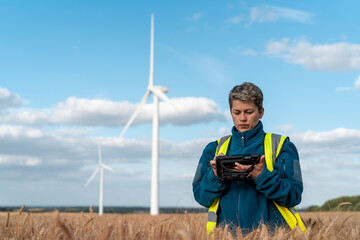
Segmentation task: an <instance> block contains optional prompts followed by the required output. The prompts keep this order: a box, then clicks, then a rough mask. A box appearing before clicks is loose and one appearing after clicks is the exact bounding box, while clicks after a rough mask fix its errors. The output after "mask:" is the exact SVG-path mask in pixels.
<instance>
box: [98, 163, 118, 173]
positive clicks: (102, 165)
mask: <svg viewBox="0 0 360 240" xmlns="http://www.w3.org/2000/svg"><path fill="white" fill-rule="evenodd" d="M101 167H102V168H105V169H106V170H109V171H111V172H115V170H114V169H112V168H111V167H109V166H106V165H105V164H103V163H102V164H101Z"/></svg>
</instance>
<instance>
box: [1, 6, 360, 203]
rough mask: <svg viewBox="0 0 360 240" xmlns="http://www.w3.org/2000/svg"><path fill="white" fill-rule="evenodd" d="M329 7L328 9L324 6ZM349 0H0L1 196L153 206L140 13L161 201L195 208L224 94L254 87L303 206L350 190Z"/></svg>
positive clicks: (357, 59) (353, 191)
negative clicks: (295, 177) (289, 146)
mask: <svg viewBox="0 0 360 240" xmlns="http://www.w3.org/2000/svg"><path fill="white" fill-rule="evenodd" d="M324 5H326V7H325V6H324ZM359 7H360V6H359V3H358V2H357V1H346V2H342V3H341V4H339V2H338V1H326V2H325V1H316V2H308V1H224V2H221V1H213V2H209V1H195V2H194V1H178V2H163V1H106V2H104V1H76V2H75V1H61V2H53V1H51V2H50V1H31V2H30V1H27V2H25V1H3V2H2V5H1V8H0V31H1V36H0V52H1V54H0V189H1V192H2V193H3V194H1V196H0V205H22V204H27V205H91V204H94V205H97V203H98V184H99V183H98V177H97V178H95V180H94V181H93V182H92V183H91V184H90V185H89V186H88V187H87V188H85V187H84V185H85V183H86V181H87V179H88V178H89V177H90V175H91V173H92V172H93V170H94V169H95V168H96V164H97V143H101V144H102V153H103V161H104V162H105V163H106V164H107V165H109V166H110V167H112V168H114V169H115V170H116V173H112V172H106V173H105V180H104V181H105V189H104V205H105V206H106V205H118V206H149V205H150V169H151V160H150V159H151V134H152V132H151V131H152V130H151V128H152V125H151V119H152V115H151V113H152V100H151V99H152V98H151V99H150V100H149V101H148V103H147V105H146V106H145V107H144V110H143V111H142V112H141V113H140V115H139V116H138V118H137V119H136V120H135V122H134V124H133V125H132V126H131V127H130V128H129V129H128V130H127V132H126V133H125V135H124V136H123V138H119V135H120V133H121V131H122V129H123V127H124V124H125V123H126V122H127V120H128V119H129V117H130V115H131V114H132V112H133V111H134V110H135V108H136V106H137V105H136V104H137V103H138V102H139V101H140V100H141V98H142V97H143V95H144V94H145V92H146V88H147V84H148V75H149V55H150V16H151V13H154V18H155V43H154V48H155V49H154V81H155V84H156V85H162V86H166V87H168V88H169V89H170V91H169V92H168V93H167V96H168V97H169V98H170V99H171V100H172V101H173V102H174V103H176V104H177V106H178V107H179V111H178V112H176V111H174V110H173V109H172V107H171V106H170V105H168V104H167V103H161V104H160V123H161V126H160V207H162V206H163V207H165V206H172V207H177V206H190V207H193V206H194V207H197V206H199V205H198V204H197V203H196V202H195V201H194V199H193V197H192V187H191V182H192V178H193V175H194V172H195V169H196V166H197V162H198V159H199V157H200V155H201V152H202V150H203V148H204V147H205V146H206V144H207V143H208V142H210V141H213V140H216V139H218V138H220V137H221V136H223V135H225V134H228V133H229V132H230V129H231V127H232V121H231V119H230V114H229V107H228V102H227V95H228V92H229V91H230V89H231V88H232V87H233V86H234V85H237V84H241V83H242V82H244V81H250V82H254V83H255V84H257V85H258V86H259V87H260V88H261V89H262V90H263V93H264V96H265V99H264V107H265V115H264V117H263V119H262V121H263V124H264V129H265V131H267V132H275V133H280V134H285V135H288V136H290V138H291V140H292V141H293V142H294V143H295V144H296V146H297V148H298V151H299V154H300V159H301V167H302V171H303V180H304V194H303V201H302V203H301V205H300V207H306V206H310V205H314V204H316V205H321V204H323V203H324V202H325V201H326V200H328V199H330V198H334V197H339V196H344V195H359V189H360V188H359V187H360V185H359V183H358V182H359V180H360V177H359V170H360V128H359V124H358V122H359V119H360V116H359V115H360V113H359V111H358V108H359V107H358V105H359V103H360V34H359V32H360V31H359V30H360V24H359V21H360V20H359V18H358V17H357V16H358V12H357V9H359Z"/></svg>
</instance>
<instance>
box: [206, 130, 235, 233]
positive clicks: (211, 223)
mask: <svg viewBox="0 0 360 240" xmlns="http://www.w3.org/2000/svg"><path fill="white" fill-rule="evenodd" d="M230 139H231V135H229V136H225V137H222V138H220V139H218V140H217V143H218V146H217V147H216V151H215V156H217V155H219V154H220V153H223V154H224V155H225V154H226V153H227V149H228V148H229V143H230ZM219 147H220V149H219ZM219 206H220V197H217V198H215V200H214V201H213V203H212V204H211V206H210V208H209V212H208V221H207V223H206V231H207V234H208V235H209V234H210V233H211V232H212V231H213V230H214V228H215V227H216V224H217V213H218V210H219Z"/></svg>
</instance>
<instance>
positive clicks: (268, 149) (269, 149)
mask: <svg viewBox="0 0 360 240" xmlns="http://www.w3.org/2000/svg"><path fill="white" fill-rule="evenodd" d="M272 137H273V136H272V134H271V133H266V135H265V139H264V152H265V161H266V167H267V168H268V169H269V171H270V172H272V171H273V170H274V166H273V150H275V149H273V146H272V142H273V141H272ZM286 139H287V137H286V136H281V138H280V142H279V144H278V146H277V149H276V155H275V157H276V158H277V157H278V155H279V154H280V151H281V148H282V146H283V144H284V142H285V140H286ZM274 147H276V146H274ZM273 203H274V204H275V206H276V208H277V209H278V210H279V212H280V214H281V215H282V216H283V218H284V219H285V221H286V223H287V224H288V225H289V227H290V228H291V229H294V228H295V227H296V226H299V227H300V229H301V231H302V232H303V233H306V227H305V225H304V223H303V221H302V220H301V218H300V215H299V214H298V213H297V212H296V211H295V208H293V209H289V208H286V207H283V206H280V205H278V204H277V203H276V202H275V201H273Z"/></svg>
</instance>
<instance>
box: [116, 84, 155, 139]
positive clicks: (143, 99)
mask: <svg viewBox="0 0 360 240" xmlns="http://www.w3.org/2000/svg"><path fill="white" fill-rule="evenodd" d="M150 93H151V92H150V91H147V92H146V93H145V95H144V97H143V98H142V99H141V102H140V103H139V105H138V106H137V108H136V109H135V111H134V113H133V115H131V117H130V119H129V121H128V122H127V124H126V125H125V127H124V129H123V130H122V132H121V134H120V137H122V136H123V135H124V133H125V132H126V130H127V129H128V128H129V126H130V124H131V123H132V122H133V121H134V120H135V118H136V116H137V115H138V114H139V112H140V110H141V108H142V107H143V106H144V104H145V103H146V100H147V99H148V98H149V96H150Z"/></svg>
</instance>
